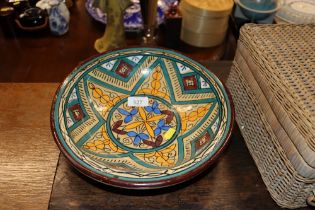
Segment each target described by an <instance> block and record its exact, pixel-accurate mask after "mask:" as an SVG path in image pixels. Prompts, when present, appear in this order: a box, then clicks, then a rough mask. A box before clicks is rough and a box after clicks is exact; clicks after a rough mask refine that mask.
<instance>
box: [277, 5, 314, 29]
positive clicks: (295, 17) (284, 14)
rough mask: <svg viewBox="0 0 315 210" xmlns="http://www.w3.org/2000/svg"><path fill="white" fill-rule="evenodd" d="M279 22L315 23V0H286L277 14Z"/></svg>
mask: <svg viewBox="0 0 315 210" xmlns="http://www.w3.org/2000/svg"><path fill="white" fill-rule="evenodd" d="M276 18H277V23H278V22H280V23H293V24H311V23H315V1H314V0H286V1H285V3H284V5H283V7H281V8H280V10H279V11H278V12H277V14H276Z"/></svg>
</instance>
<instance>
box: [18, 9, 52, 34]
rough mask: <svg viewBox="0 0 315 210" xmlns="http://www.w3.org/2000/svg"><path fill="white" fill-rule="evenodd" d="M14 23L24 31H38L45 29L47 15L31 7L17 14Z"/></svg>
mask: <svg viewBox="0 0 315 210" xmlns="http://www.w3.org/2000/svg"><path fill="white" fill-rule="evenodd" d="M15 22H16V24H17V26H18V27H19V28H20V29H22V30H24V31H38V30H42V29H45V28H46V27H47V25H48V15H47V13H46V12H45V11H44V10H42V9H40V8H38V7H31V8H29V9H26V10H25V11H24V12H23V13H21V14H19V15H18V17H17V18H16V19H15Z"/></svg>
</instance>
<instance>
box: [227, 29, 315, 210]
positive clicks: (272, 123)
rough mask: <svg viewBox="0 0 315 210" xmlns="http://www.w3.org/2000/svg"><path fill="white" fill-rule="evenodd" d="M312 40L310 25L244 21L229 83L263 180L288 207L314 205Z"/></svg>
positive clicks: (313, 31) (314, 65)
mask: <svg viewBox="0 0 315 210" xmlns="http://www.w3.org/2000/svg"><path fill="white" fill-rule="evenodd" d="M314 40H315V26H314V25H254V24H249V25H245V26H244V27H243V28H242V29H241V35H240V39H239V42H238V48H237V52H236V56H235V60H234V64H233V67H232V70H231V73H230V75H229V78H228V82H227V85H228V87H229V88H230V90H231V93H232V96H233V101H234V103H235V110H236V120H237V123H238V124H239V127H240V128H241V132H242V134H243V136H244V139H245V141H246V144H247V146H248V148H249V151H250V153H251V155H252V156H253V159H254V160H255V162H256V165H257V167H258V169H259V171H260V173H261V176H262V178H263V181H264V182H265V184H266V186H267V189H268V191H269V192H270V194H271V196H272V197H273V199H274V200H275V201H276V202H277V203H278V205H280V206H282V207H287V208H298V207H302V206H306V205H307V201H306V200H307V199H309V200H308V201H309V203H310V204H311V205H314V203H312V199H314V195H313V193H314V191H315V42H314Z"/></svg>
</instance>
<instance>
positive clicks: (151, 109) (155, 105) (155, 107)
mask: <svg viewBox="0 0 315 210" xmlns="http://www.w3.org/2000/svg"><path fill="white" fill-rule="evenodd" d="M144 109H145V110H146V111H147V112H149V113H150V112H154V113H155V114H161V111H160V109H159V104H158V103H157V102H156V101H154V102H153V104H152V106H146V107H144Z"/></svg>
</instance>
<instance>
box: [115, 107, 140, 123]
mask: <svg viewBox="0 0 315 210" xmlns="http://www.w3.org/2000/svg"><path fill="white" fill-rule="evenodd" d="M118 111H119V113H121V114H123V115H125V116H126V118H125V119H124V122H125V123H129V122H130V121H131V120H132V118H133V117H134V116H135V115H136V114H137V113H138V110H137V109H132V110H131V111H130V112H128V111H126V110H124V109H121V108H118Z"/></svg>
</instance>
